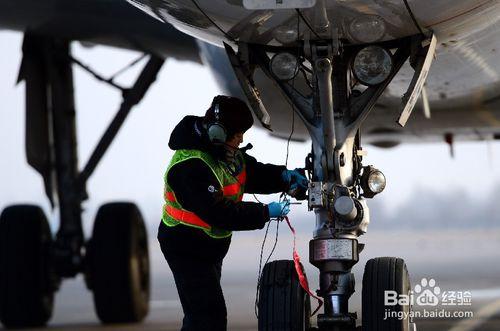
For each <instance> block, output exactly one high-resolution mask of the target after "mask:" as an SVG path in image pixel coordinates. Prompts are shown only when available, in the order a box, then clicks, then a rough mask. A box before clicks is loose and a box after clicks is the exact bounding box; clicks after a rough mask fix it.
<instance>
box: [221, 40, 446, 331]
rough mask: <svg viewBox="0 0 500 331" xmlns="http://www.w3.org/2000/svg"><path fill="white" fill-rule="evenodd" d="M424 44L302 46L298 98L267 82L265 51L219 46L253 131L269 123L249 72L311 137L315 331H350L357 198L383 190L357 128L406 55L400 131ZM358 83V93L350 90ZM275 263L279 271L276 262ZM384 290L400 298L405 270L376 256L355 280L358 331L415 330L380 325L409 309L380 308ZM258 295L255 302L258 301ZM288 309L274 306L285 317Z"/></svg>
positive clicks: (362, 208) (285, 86) (364, 209)
mask: <svg viewBox="0 0 500 331" xmlns="http://www.w3.org/2000/svg"><path fill="white" fill-rule="evenodd" d="M424 39H425V38H424V37H422V36H414V37H408V38H404V39H401V40H399V41H397V42H395V43H394V42H393V43H392V44H390V45H389V44H385V45H384V44H380V45H373V46H368V47H365V46H354V45H340V42H338V41H335V40H328V41H309V42H306V43H304V45H298V46H297V47H299V48H298V49H296V50H295V54H297V59H296V66H297V67H299V66H303V65H305V66H307V68H308V69H309V70H306V71H307V72H308V74H307V73H306V71H304V75H306V76H307V75H309V81H310V82H311V90H310V93H309V95H304V93H299V92H298V91H297V90H296V89H295V88H294V84H290V83H289V82H288V81H284V80H280V79H279V78H278V76H277V75H275V73H274V72H273V64H272V63H271V61H270V59H269V57H268V55H267V54H268V52H269V51H271V50H266V49H264V47H262V46H255V45H246V44H240V45H239V53H238V54H235V53H234V52H233V50H232V48H231V47H229V46H228V45H226V51H227V53H228V55H229V59H230V61H231V64H232V65H233V69H234V70H235V73H236V76H237V77H238V79H239V81H240V83H241V86H242V88H243V91H244V92H245V94H246V95H247V97H248V99H249V102H250V104H251V105H252V107H253V108H254V111H255V114H256V116H257V117H258V118H259V119H261V122H262V123H263V125H264V126H266V127H269V126H270V118H269V116H268V114H267V111H266V109H265V107H264V105H263V104H262V102H261V101H260V98H259V92H258V90H257V88H256V86H255V84H254V83H253V71H252V68H255V67H259V68H260V69H261V70H262V71H263V72H264V73H265V74H266V75H267V76H268V77H269V78H270V79H272V80H274V81H275V82H276V84H277V85H278V86H279V87H280V88H281V90H282V92H283V94H284V95H285V96H286V97H287V98H288V100H289V101H290V102H291V103H292V104H293V105H294V110H295V112H296V113H297V114H298V116H299V117H300V118H301V119H302V121H303V122H304V124H305V126H306V128H307V130H308V132H309V134H310V136H311V140H312V151H313V152H312V163H311V164H310V169H308V170H309V171H310V172H311V174H312V181H311V182H310V183H309V190H308V204H309V210H312V211H314V213H315V215H316V227H315V231H314V238H313V239H312V240H311V241H310V245H309V250H310V254H309V255H310V262H311V263H312V264H313V265H314V266H316V267H317V268H318V269H319V271H320V282H319V284H320V288H319V290H318V291H317V292H318V294H319V295H320V296H321V297H322V298H323V299H324V312H323V313H322V314H319V315H318V318H317V325H318V328H319V329H320V330H335V331H337V330H339V331H340V330H355V329H356V318H357V316H356V313H351V312H349V298H350V297H351V295H352V294H353V293H354V284H355V281H354V275H353V274H352V273H351V269H352V267H353V266H354V265H355V264H356V263H357V262H358V260H359V253H360V252H361V251H362V250H363V248H364V244H361V243H359V242H358V237H359V236H360V235H362V234H364V233H366V231H367V227H368V224H369V222H370V215H369V209H368V206H367V204H366V198H372V197H373V196H374V195H376V194H377V193H380V192H381V191H382V190H383V188H384V187H385V177H384V176H383V174H382V173H381V172H380V171H378V170H376V169H375V168H373V167H372V166H368V167H363V166H362V157H363V155H364V152H363V150H362V148H361V137H360V126H361V124H362V123H363V121H364V120H365V119H366V118H367V116H368V115H369V113H370V111H371V110H372V108H373V107H374V105H375V103H376V101H377V99H378V98H379V97H380V95H381V94H382V92H383V91H384V90H385V88H386V87H387V85H388V84H389V83H390V82H391V80H392V79H393V78H394V76H395V75H396V74H397V72H398V71H399V70H400V68H401V66H402V65H403V64H404V63H405V62H406V60H407V59H408V58H410V63H411V64H412V66H413V67H414V68H415V75H414V78H413V80H412V83H411V84H410V87H409V89H408V92H407V93H406V94H405V96H404V98H403V106H404V107H403V108H402V114H401V117H400V119H399V123H400V124H401V125H404V124H405V123H406V120H407V119H408V116H409V114H410V112H411V109H412V108H413V105H414V104H415V101H416V99H417V97H418V94H419V93H420V91H421V87H422V85H423V82H424V81H425V78H426V76H427V72H428V69H429V66H430V62H431V61H432V56H433V51H434V47H435V43H436V39H435V37H432V38H430V39H429V40H430V42H425V41H426V40H424ZM369 47H372V49H369ZM373 49H375V50H376V51H377V52H378V53H377V52H374V51H373ZM380 49H382V52H385V59H384V58H383V57H381V56H380V54H381V53H380ZM272 51H274V52H279V51H280V50H278V51H277V50H276V49H274V50H272ZM281 51H285V50H281ZM288 51H289V50H288ZM289 52H290V51H289ZM363 52H364V53H363ZM289 54H292V52H290V53H289ZM299 54H300V56H299ZM377 54H378V55H377ZM356 66H358V67H356ZM382 74H383V75H385V76H383V77H382V78H380V77H378V76H377V75H379V76H380V75H382ZM363 75H366V76H365V77H362V76H363ZM358 76H361V77H358ZM363 80H364V81H365V82H366V83H365V84H364V85H367V86H366V87H363V88H361V89H358V90H355V89H354V88H355V87H357V86H358V85H360V84H359V83H360V82H363ZM280 263H281V264H283V265H284V262H282V261H280ZM285 269H286V268H285ZM290 284H292V285H293V284H295V283H294V280H293V279H290ZM261 285H262V284H261ZM266 285H267V286H268V287H273V286H274V287H273V290H274V293H275V294H274V296H276V293H283V295H284V296H286V295H291V294H292V293H288V292H287V291H286V290H284V289H283V288H281V287H280V284H279V282H274V283H272V284H266ZM292 287H293V286H292ZM385 291H396V292H397V293H398V294H409V291H410V283H409V277H408V271H407V268H406V265H405V263H404V261H403V260H402V259H398V258H376V259H372V260H370V261H368V263H367V265H366V268H365V273H364V277H363V295H362V296H363V326H362V329H363V330H366V331H368V330H369V331H386V330H389V329H390V330H413V329H414V328H415V325H414V324H413V323H412V322H411V319H410V318H408V317H407V318H405V319H403V320H398V319H390V318H389V319H385V320H384V314H385V313H386V310H389V311H406V312H409V311H410V309H411V307H410V306H400V305H395V306H389V307H385V306H384V293H385ZM302 295H303V293H302ZM267 297H268V296H265V295H261V296H260V299H261V300H265V298H267ZM274 300H276V298H274ZM275 302H277V301H275ZM266 306H269V305H268V304H266V303H260V304H259V307H266ZM303 306H304V307H308V305H303ZM295 308H296V307H285V308H284V309H285V310H287V309H288V310H290V311H295V310H296V309H295ZM270 315H271V316H270ZM285 315H286V314H285ZM405 316H408V315H405ZM301 321H302V320H301ZM301 323H302V324H301V325H291V324H293V321H292V320H291V319H286V318H282V317H280V316H279V314H274V313H273V311H271V312H269V311H266V312H264V313H261V314H259V330H282V329H283V325H285V326H286V325H288V326H289V327H290V329H291V330H307V329H308V328H309V326H308V323H306V322H301ZM287 330H288V329H287Z"/></svg>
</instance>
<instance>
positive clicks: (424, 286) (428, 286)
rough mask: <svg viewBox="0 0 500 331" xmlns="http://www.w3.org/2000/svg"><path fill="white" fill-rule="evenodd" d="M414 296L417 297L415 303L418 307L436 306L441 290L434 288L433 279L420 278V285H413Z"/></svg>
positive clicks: (434, 282) (437, 287)
mask: <svg viewBox="0 0 500 331" xmlns="http://www.w3.org/2000/svg"><path fill="white" fill-rule="evenodd" d="M414 293H415V294H414V295H417V298H416V303H417V305H419V306H437V305H438V304H439V295H440V294H441V289H440V288H439V286H436V281H435V280H434V279H432V278H431V279H429V280H427V278H422V280H421V281H420V284H417V285H415V289H414Z"/></svg>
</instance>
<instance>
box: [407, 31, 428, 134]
mask: <svg viewBox="0 0 500 331" xmlns="http://www.w3.org/2000/svg"><path fill="white" fill-rule="evenodd" d="M436 45H437V38H436V36H435V35H434V34H433V35H432V36H431V38H430V43H429V45H427V46H425V47H423V46H421V52H420V54H419V55H418V58H417V62H416V66H415V74H414V75H413V79H412V80H411V83H410V86H409V87H408V90H407V91H406V93H405V94H404V96H403V109H402V110H401V113H400V115H399V119H398V124H399V125H401V126H402V127H404V126H405V125H406V122H407V121H408V118H410V115H411V112H412V111H413V108H414V107H415V104H416V103H417V100H418V97H419V96H420V93H421V92H422V89H423V87H424V84H425V81H426V79H427V76H428V74H429V69H430V67H431V64H432V60H433V59H434V55H435V53H436Z"/></svg>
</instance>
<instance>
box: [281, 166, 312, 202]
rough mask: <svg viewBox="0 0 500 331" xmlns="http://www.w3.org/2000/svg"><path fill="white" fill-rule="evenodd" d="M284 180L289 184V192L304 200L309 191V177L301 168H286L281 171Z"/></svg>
mask: <svg viewBox="0 0 500 331" xmlns="http://www.w3.org/2000/svg"><path fill="white" fill-rule="evenodd" d="M281 177H282V178H283V181H284V182H285V183H287V184H288V192H287V193H288V194H289V195H290V196H292V197H294V198H296V199H299V200H304V199H305V194H306V192H307V182H308V180H307V178H306V177H305V176H304V175H303V174H301V173H300V172H299V169H295V170H284V171H283V172H282V173H281Z"/></svg>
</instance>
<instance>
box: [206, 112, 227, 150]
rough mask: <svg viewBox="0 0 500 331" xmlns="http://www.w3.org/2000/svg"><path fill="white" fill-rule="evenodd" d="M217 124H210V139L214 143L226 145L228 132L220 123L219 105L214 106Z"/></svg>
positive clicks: (208, 131) (208, 129) (208, 128)
mask: <svg viewBox="0 0 500 331" xmlns="http://www.w3.org/2000/svg"><path fill="white" fill-rule="evenodd" d="M214 116H215V122H213V123H210V124H208V127H207V133H208V139H210V142H212V143H224V142H226V139H227V131H226V128H225V127H224V125H223V124H222V123H221V122H220V110H219V103H216V104H215V105H214Z"/></svg>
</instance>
